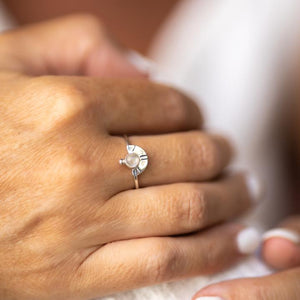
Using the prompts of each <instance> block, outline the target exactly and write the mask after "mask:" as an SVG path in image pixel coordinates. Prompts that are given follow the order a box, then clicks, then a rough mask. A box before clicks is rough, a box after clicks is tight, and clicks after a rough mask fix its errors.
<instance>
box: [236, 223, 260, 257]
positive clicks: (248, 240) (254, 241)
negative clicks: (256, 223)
mask: <svg viewBox="0 0 300 300" xmlns="http://www.w3.org/2000/svg"><path fill="white" fill-rule="evenodd" d="M236 242H237V247H238V249H239V251H240V253H241V254H253V253H254V252H255V251H256V250H257V249H258V247H259V245H260V242H261V234H260V233H259V232H258V231H257V230H256V229H255V228H253V227H248V228H245V229H243V230H242V231H240V232H239V233H238V235H237V238H236Z"/></svg>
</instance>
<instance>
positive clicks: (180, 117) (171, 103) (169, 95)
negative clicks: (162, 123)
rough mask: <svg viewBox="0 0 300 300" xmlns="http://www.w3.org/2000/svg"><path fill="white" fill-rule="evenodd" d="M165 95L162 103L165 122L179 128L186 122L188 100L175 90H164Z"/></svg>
mask: <svg viewBox="0 0 300 300" xmlns="http://www.w3.org/2000/svg"><path fill="white" fill-rule="evenodd" d="M165 93H166V95H165V96H164V101H162V102H161V103H162V105H163V106H164V107H163V111H164V112H165V117H166V120H167V121H169V122H172V123H173V122H175V123H178V125H179V126H181V125H182V124H185V123H186V122H187V121H188V111H187V110H188V109H187V106H188V100H187V99H186V98H185V97H183V95H182V94H180V93H179V92H178V91H176V90H175V89H172V88H171V89H170V88H166V91H165Z"/></svg>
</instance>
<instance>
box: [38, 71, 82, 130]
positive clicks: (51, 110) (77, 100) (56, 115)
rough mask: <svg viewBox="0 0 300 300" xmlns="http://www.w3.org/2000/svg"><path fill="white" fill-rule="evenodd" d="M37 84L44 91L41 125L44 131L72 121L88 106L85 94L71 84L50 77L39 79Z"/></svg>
mask: <svg viewBox="0 0 300 300" xmlns="http://www.w3.org/2000/svg"><path fill="white" fill-rule="evenodd" d="M35 84H36V85H37V86H38V87H39V89H42V95H41V96H42V98H43V100H44V101H41V102H40V104H39V105H40V106H41V107H40V108H41V109H40V111H41V114H42V115H41V116H40V119H43V122H40V125H41V126H42V128H43V129H45V130H47V129H53V128H54V127H56V126H59V125H62V123H66V122H68V121H70V120H72V119H73V118H74V117H75V116H76V115H78V114H79V113H80V112H81V111H83V110H84V109H85V108H86V106H87V101H86V99H85V97H84V95H83V92H82V91H81V90H80V89H79V88H78V87H76V86H75V84H73V83H71V82H62V81H58V80H55V79H53V78H51V76H49V77H48V78H47V77H45V78H42V79H38V80H37V81H36V82H35Z"/></svg>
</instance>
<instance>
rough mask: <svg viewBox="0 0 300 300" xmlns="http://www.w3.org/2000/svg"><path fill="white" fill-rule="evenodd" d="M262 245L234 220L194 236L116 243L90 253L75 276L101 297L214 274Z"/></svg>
mask: <svg viewBox="0 0 300 300" xmlns="http://www.w3.org/2000/svg"><path fill="white" fill-rule="evenodd" d="M245 233H246V234H245ZM237 240H238V242H237ZM241 241H242V242H241ZM249 241H250V243H249ZM245 243H246V244H247V247H246V248H245V247H244V248H243V246H245V245H244V244H245ZM250 244H251V245H250ZM258 244H259V237H258V235H257V233H256V232H255V231H253V230H251V229H250V231H249V229H247V230H241V226H239V225H233V224H231V225H226V226H225V225H223V226H218V227H216V228H213V229H210V230H207V231H203V232H201V233H197V234H194V235H190V236H182V237H161V238H160V237H153V238H143V239H134V240H127V241H120V242H114V243H109V244H106V245H105V246H103V247H102V248H100V249H98V250H97V251H95V252H94V253H93V254H92V255H89V256H88V257H87V258H86V259H85V260H84V261H83V262H82V264H81V266H80V267H79V268H78V271H77V273H76V274H75V275H74V276H80V289H81V291H93V295H91V294H87V295H86V296H89V297H93V296H100V293H101V291H103V290H105V291H106V293H107V294H108V293H110V292H112V291H113V290H115V289H116V287H118V289H119V290H126V289H133V288H137V287H142V286H146V285H153V284H157V283H160V282H165V281H172V280H177V279H181V278H187V277H191V276H196V275H199V274H211V273H214V272H216V271H219V270H221V269H223V268H225V267H228V266H229V265H231V264H232V263H234V262H236V261H237V260H239V259H240V258H241V257H243V256H244V254H243V253H241V249H243V251H245V249H247V250H248V252H249V250H251V252H252V251H253V249H254V248H255V247H256V246H257V245H258ZM238 245H239V246H238ZM241 246H242V247H241ZM249 246H250V247H249ZM239 247H240V248H239ZM250 248H251V249H250ZM100 268H101V270H102V271H103V272H101V274H100V273H99V269H100ZM74 282H76V278H75V280H74ZM87 293H88V292H87Z"/></svg>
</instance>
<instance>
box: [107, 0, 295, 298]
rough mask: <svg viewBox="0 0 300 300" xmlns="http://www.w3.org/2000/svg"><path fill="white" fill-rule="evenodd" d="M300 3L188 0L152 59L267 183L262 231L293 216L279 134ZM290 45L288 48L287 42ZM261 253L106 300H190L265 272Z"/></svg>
mask: <svg viewBox="0 0 300 300" xmlns="http://www.w3.org/2000/svg"><path fill="white" fill-rule="evenodd" d="M299 4H300V2H299V1H298V0H186V1H183V2H182V3H181V4H179V5H178V7H177V8H176V9H175V10H174V12H173V13H172V15H171V16H170V18H169V19H168V21H167V23H166V24H165V26H164V27H163V29H162V30H161V32H160V35H159V36H158V37H157V39H156V42H155V43H154V46H153V49H152V58H153V59H154V60H155V61H156V62H157V63H158V65H159V66H160V69H161V73H162V74H163V76H161V79H162V80H163V81H166V82H168V83H171V84H175V85H176V86H178V87H181V88H182V89H183V90H185V91H188V92H190V93H191V94H193V95H194V96H196V98H198V99H201V100H199V104H200V106H201V107H202V109H203V110H204V115H205V118H206V123H207V127H208V128H209V129H212V130H216V131H218V132H220V131H221V132H224V133H225V134H227V135H228V136H229V137H232V139H233V141H234V143H235V145H236V147H237V150H238V153H239V155H238V158H237V160H236V166H238V167H243V168H245V169H247V170H250V171H252V172H254V173H256V174H257V175H258V176H259V177H261V178H263V179H264V180H265V184H266V189H267V197H266V199H265V200H264V202H263V203H262V204H261V205H259V206H258V208H257V209H256V211H255V212H254V213H253V214H251V215H250V216H248V217H247V218H246V220H245V221H246V222H248V223H250V224H251V225H256V226H258V227H259V228H261V229H263V228H265V227H268V226H270V225H271V224H272V223H274V222H276V221H277V220H278V219H279V218H280V217H281V216H283V215H285V214H286V213H287V207H286V206H285V204H284V200H285V199H287V197H288V196H289V195H288V194H287V193H286V191H285V185H284V178H285V177H284V169H283V167H282V165H281V163H280V162H281V157H280V154H281V153H280V149H281V146H280V142H281V141H280V135H279V134H278V131H279V130H278V116H277V115H278V110H279V109H280V105H279V104H280V102H279V100H280V99H279V97H278V94H279V91H280V84H279V82H280V81H281V80H282V75H284V74H285V69H284V68H283V66H286V67H287V66H288V65H289V58H290V57H291V56H292V53H293V46H294V44H293V43H292V41H293V40H296V38H297V33H296V30H295V28H299V27H300V25H299V24H296V21H297V20H299V19H300V18H299V13H300V10H299V7H298V6H299ZM287 46H288V47H287ZM270 271H271V270H269V269H268V268H267V267H266V266H265V265H264V264H263V263H262V262H261V261H260V260H258V259H257V258H255V257H252V258H249V259H248V260H246V261H244V262H243V263H241V264H239V265H238V266H236V267H234V268H232V269H230V270H229V271H227V272H224V273H222V274H219V275H216V276H212V277H197V278H193V279H189V280H185V281H180V282H174V283H169V284H161V285H158V286H155V287H147V288H143V289H139V290H135V291H130V292H127V293H122V294H118V295H116V296H111V297H105V298H103V299H105V300H163V299H164V300H165V299H168V300H190V299H191V297H192V296H193V294H194V292H196V291H197V290H198V289H200V288H201V287H204V286H205V285H207V284H209V283H211V282H218V281H221V280H225V279H231V278H236V277H246V276H247V277H249V276H261V275H265V274H268V273H269V272H270Z"/></svg>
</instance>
